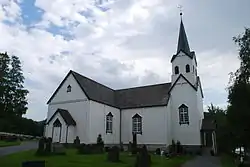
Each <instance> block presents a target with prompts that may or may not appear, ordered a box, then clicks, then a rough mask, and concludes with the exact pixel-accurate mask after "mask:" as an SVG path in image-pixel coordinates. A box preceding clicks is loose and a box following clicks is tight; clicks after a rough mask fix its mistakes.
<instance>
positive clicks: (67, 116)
mask: <svg viewBox="0 0 250 167" xmlns="http://www.w3.org/2000/svg"><path fill="white" fill-rule="evenodd" d="M57 113H59V114H60V115H61V116H62V118H63V120H64V121H65V123H66V124H67V125H73V126H75V125H76V122H75V120H74V119H73V117H72V116H71V114H70V113H69V111H68V110H65V109H60V108H59V109H57V110H56V112H55V113H54V114H53V115H52V116H51V117H50V119H49V120H48V121H47V123H46V124H48V123H49V122H50V121H51V120H52V119H53V118H54V117H55V116H56V114H57Z"/></svg>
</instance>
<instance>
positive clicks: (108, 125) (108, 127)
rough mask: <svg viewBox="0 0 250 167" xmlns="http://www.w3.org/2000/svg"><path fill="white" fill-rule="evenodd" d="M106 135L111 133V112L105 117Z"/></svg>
mask: <svg viewBox="0 0 250 167" xmlns="http://www.w3.org/2000/svg"><path fill="white" fill-rule="evenodd" d="M106 133H113V115H112V113H111V112H109V113H108V115H106Z"/></svg>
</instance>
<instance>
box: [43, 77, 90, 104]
mask: <svg viewBox="0 0 250 167" xmlns="http://www.w3.org/2000/svg"><path fill="white" fill-rule="evenodd" d="M84 99H87V96H86V94H85V92H84V91H83V90H82V89H81V87H80V85H79V84H78V82H77V81H76V79H75V77H74V76H73V74H72V73H71V72H69V73H68V75H67V76H66V77H65V78H64V80H63V81H62V82H61V84H60V85H59V87H58V88H57V89H56V91H55V92H54V94H53V95H52V96H51V98H50V99H49V101H48V102H47V104H49V103H58V102H68V101H74V100H84Z"/></svg>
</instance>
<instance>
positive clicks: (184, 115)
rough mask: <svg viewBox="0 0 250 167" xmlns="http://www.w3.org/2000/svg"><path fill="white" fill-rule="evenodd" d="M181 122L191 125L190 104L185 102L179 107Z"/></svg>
mask: <svg viewBox="0 0 250 167" xmlns="http://www.w3.org/2000/svg"><path fill="white" fill-rule="evenodd" d="M179 123H180V125H181V124H188V125H189V115H188V106H186V105H185V104H182V105H180V107H179Z"/></svg>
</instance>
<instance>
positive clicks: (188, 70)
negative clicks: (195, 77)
mask: <svg viewBox="0 0 250 167" xmlns="http://www.w3.org/2000/svg"><path fill="white" fill-rule="evenodd" d="M188 72H190V66H189V64H187V65H186V73H188Z"/></svg>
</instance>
